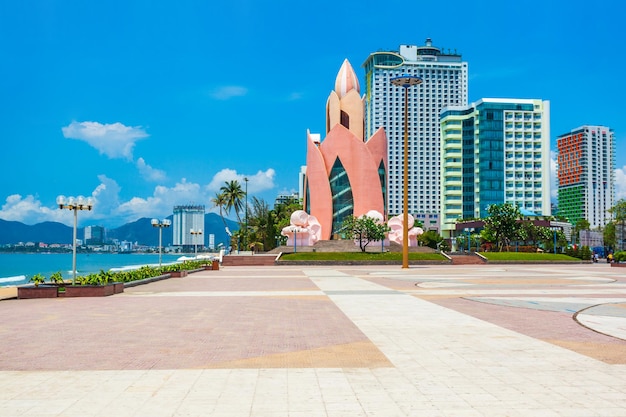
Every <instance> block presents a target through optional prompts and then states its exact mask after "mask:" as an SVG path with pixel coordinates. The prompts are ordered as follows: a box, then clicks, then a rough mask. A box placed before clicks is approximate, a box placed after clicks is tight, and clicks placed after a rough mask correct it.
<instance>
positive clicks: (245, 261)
mask: <svg viewBox="0 0 626 417" xmlns="http://www.w3.org/2000/svg"><path fill="white" fill-rule="evenodd" d="M275 261H276V255H227V256H224V257H223V258H222V266H270V265H274V262H275Z"/></svg>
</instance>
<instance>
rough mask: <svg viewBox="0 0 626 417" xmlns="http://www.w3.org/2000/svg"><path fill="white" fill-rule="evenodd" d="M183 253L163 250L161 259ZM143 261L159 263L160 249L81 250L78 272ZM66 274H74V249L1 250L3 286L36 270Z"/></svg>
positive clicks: (20, 282) (25, 280)
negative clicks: (59, 250)
mask: <svg viewBox="0 0 626 417" xmlns="http://www.w3.org/2000/svg"><path fill="white" fill-rule="evenodd" d="M183 255H184V254H181V253H177V254H163V255H162V263H163V264H168V263H173V262H176V261H177V260H178V258H180V257H181V256H183ZM144 265H151V266H158V265H159V254H158V253H132V254H119V253H78V254H76V274H77V275H86V274H91V273H95V272H99V271H100V270H104V271H108V270H109V269H111V268H128V267H138V266H144ZM59 271H60V272H61V274H62V275H63V278H65V279H71V278H72V253H0V287H13V286H18V285H23V284H27V283H28V282H29V281H30V278H31V277H32V276H33V275H35V274H42V275H43V276H45V277H46V278H49V277H50V275H52V274H53V273H55V272H59Z"/></svg>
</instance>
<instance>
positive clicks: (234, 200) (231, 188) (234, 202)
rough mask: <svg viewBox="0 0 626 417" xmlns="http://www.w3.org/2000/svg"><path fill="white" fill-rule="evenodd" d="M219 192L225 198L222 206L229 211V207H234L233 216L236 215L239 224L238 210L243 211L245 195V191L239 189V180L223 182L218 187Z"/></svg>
mask: <svg viewBox="0 0 626 417" xmlns="http://www.w3.org/2000/svg"><path fill="white" fill-rule="evenodd" d="M220 194H223V197H224V200H225V204H224V207H225V208H226V212H227V213H230V210H231V209H235V216H237V221H238V222H239V224H240V225H241V216H240V215H239V212H240V211H243V209H244V203H243V200H244V199H245V197H246V192H245V191H244V190H242V189H241V184H239V181H237V180H232V181H226V182H225V184H224V185H223V186H222V187H221V188H220ZM240 229H241V227H240Z"/></svg>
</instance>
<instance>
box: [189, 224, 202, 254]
mask: <svg viewBox="0 0 626 417" xmlns="http://www.w3.org/2000/svg"><path fill="white" fill-rule="evenodd" d="M189 233H191V235H192V236H193V246H194V251H193V252H194V255H195V256H198V240H197V236H198V235H201V234H202V230H194V229H191V230H189Z"/></svg>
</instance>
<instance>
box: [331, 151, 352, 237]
mask: <svg viewBox="0 0 626 417" xmlns="http://www.w3.org/2000/svg"><path fill="white" fill-rule="evenodd" d="M329 180H330V192H331V194H332V196H333V226H332V234H335V233H339V232H340V231H341V226H342V224H343V221H344V219H345V218H346V217H347V216H351V215H352V213H353V212H354V198H353V197H352V188H351V187H350V179H349V178H348V173H347V172H346V170H345V168H344V166H343V164H342V163H341V160H340V159H339V158H337V159H336V160H335V163H334V164H333V168H332V169H331V170H330V178H329Z"/></svg>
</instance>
